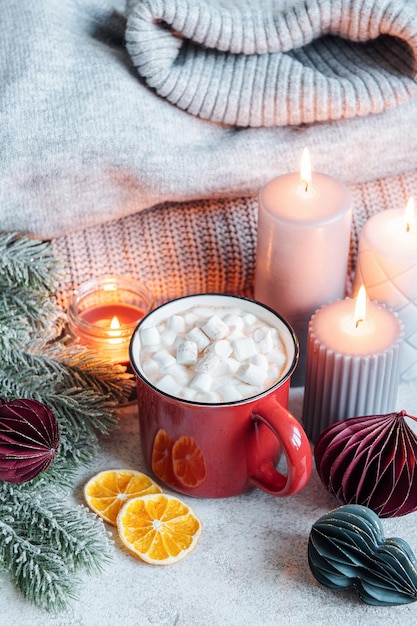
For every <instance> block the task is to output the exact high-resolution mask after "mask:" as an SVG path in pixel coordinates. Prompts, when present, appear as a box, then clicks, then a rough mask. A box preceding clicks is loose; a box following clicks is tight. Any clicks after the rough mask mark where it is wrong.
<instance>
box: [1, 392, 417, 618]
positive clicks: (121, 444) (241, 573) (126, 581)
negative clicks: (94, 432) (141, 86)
mask: <svg viewBox="0 0 417 626" xmlns="http://www.w3.org/2000/svg"><path fill="white" fill-rule="evenodd" d="M301 403H302V391H301V389H293V390H291V409H292V410H293V412H294V414H295V415H296V416H297V417H299V416H300V414H301ZM397 408H398V409H406V410H407V411H408V412H409V413H410V414H412V415H417V383H409V384H407V385H403V386H402V387H401V388H400V392H399V396H398V406H397ZM112 467H113V468H115V467H131V468H135V469H138V470H141V471H145V472H147V471H148V470H147V468H146V467H145V465H144V462H143V459H142V454H141V450H140V443H139V427H138V420H137V415H136V409H135V407H133V408H128V409H124V410H123V412H122V416H121V420H120V426H119V428H118V429H117V430H116V431H115V432H114V433H113V434H112V435H111V437H107V438H105V439H104V440H103V447H102V454H101V456H100V458H98V459H97V460H96V462H95V464H94V466H93V468H90V470H89V471H85V472H83V474H82V475H80V480H79V487H78V489H77V490H76V492H75V494H74V498H75V500H76V501H78V502H82V486H83V484H84V482H85V480H86V479H87V477H89V476H90V475H92V474H93V473H95V472H96V471H99V470H102V469H107V468H112ZM180 497H181V498H182V499H184V500H186V501H188V502H189V503H190V504H191V506H192V507H193V508H194V510H195V512H196V513H197V514H198V515H199V517H200V518H201V520H202V523H203V533H202V536H201V539H200V541H199V543H198V545H197V547H196V549H195V550H194V551H193V552H192V553H191V554H189V555H188V556H187V557H186V558H185V559H183V560H182V561H180V562H178V563H176V564H174V565H172V566H167V567H158V566H151V565H147V564H145V563H142V562H140V561H139V560H137V559H135V558H134V557H132V556H130V555H129V554H127V553H126V552H125V551H124V550H123V549H122V547H121V545H120V542H119V541H118V538H117V533H116V531H113V537H114V542H115V547H114V558H113V560H112V562H111V563H109V564H108V565H107V566H106V568H105V570H104V571H103V573H102V574H100V575H98V576H93V577H86V578H85V579H84V580H83V581H82V584H81V585H80V587H79V598H78V600H77V601H75V602H73V603H72V605H71V608H70V609H69V610H68V611H67V612H65V613H61V614H58V615H49V614H48V613H44V612H43V611H40V610H38V609H37V608H35V607H33V606H32V605H30V604H28V603H27V602H26V601H25V600H23V599H22V597H21V596H20V595H19V594H18V593H17V592H16V591H15V590H14V588H13V587H12V585H11V584H10V582H9V580H8V578H7V576H6V575H4V574H3V575H1V578H0V587H1V588H0V607H1V608H0V610H1V613H0V615H1V617H0V624H4V625H5V626H6V625H7V626H29V625H30V626H38V625H39V626H52V625H53V626H115V625H117V626H142V625H144V626H145V625H147V624H156V625H168V626H174V625H177V626H181V625H184V626H185V625H187V626H200V625H204V626H206V625H207V626H217V625H223V624H225V625H226V624H232V625H242V626H246V625H248V626H249V625H251V626H253V625H262V626H267V625H271V626H272V625H273V624H274V625H276V624H285V625H287V624H288V625H293V624H294V625H298V624H300V625H301V624H303V625H305V624H308V625H309V626H313V625H315V624H317V625H318V624H320V625H322V624H328V623H331V624H342V623H346V624H347V625H348V626H356V625H358V626H359V625H361V626H362V625H365V626H372V625H374V624H375V625H378V626H381V625H385V624H389V625H390V626H395V625H396V624H401V626H408V625H410V626H411V624H413V625H414V624H415V623H416V622H417V602H415V603H412V604H409V605H406V606H397V607H389V608H381V607H371V606H369V605H367V604H364V603H363V602H361V601H360V600H359V599H358V596H357V594H356V593H355V592H354V591H353V590H348V591H330V590H328V589H326V588H324V587H322V586H320V585H319V584H318V583H317V582H316V581H315V579H314V578H313V576H312V574H311V572H310V569H309V566H308V562H307V543H308V536H309V533H310V529H311V526H312V524H313V523H314V522H315V521H316V520H317V519H318V518H319V517H320V516H321V515H323V514H324V513H326V512H327V511H329V510H330V509H332V508H335V507H336V506H338V502H337V501H335V500H334V499H333V498H332V497H331V496H330V495H329V494H328V493H327V492H326V491H325V489H324V487H323V486H322V484H321V482H320V480H319V478H318V476H317V474H316V472H315V470H313V475H312V478H311V480H310V482H309V484H308V485H307V487H305V489H304V490H303V491H301V492H300V493H298V494H297V495H295V496H292V497H289V498H284V499H278V498H274V497H272V496H268V495H266V494H264V493H262V492H261V491H258V490H254V491H252V492H250V493H247V494H245V495H243V496H239V497H234V498H227V499H221V500H203V499H191V498H186V497H185V496H180ZM382 523H383V527H384V531H385V534H386V536H387V537H394V536H397V537H402V538H403V539H405V540H406V541H407V542H408V543H409V545H410V547H411V548H412V549H413V551H414V553H415V554H416V556H417V513H412V514H410V515H407V516H405V517H402V518H398V519H388V520H382ZM109 528H110V527H109Z"/></svg>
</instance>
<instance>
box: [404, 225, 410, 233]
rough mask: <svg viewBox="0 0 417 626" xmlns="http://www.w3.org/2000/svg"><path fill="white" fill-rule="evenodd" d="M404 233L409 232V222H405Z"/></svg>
mask: <svg viewBox="0 0 417 626" xmlns="http://www.w3.org/2000/svg"><path fill="white" fill-rule="evenodd" d="M405 232H406V233H409V232H410V223H409V222H407V223H406V225H405Z"/></svg>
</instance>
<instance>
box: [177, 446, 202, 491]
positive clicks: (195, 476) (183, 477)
mask: <svg viewBox="0 0 417 626" xmlns="http://www.w3.org/2000/svg"><path fill="white" fill-rule="evenodd" d="M172 467H173V470H174V474H175V477H176V478H177V480H178V482H179V483H180V484H181V485H182V486H183V487H188V488H189V489H195V488H196V487H199V486H200V485H201V484H202V483H203V482H204V481H205V480H206V476H207V468H206V461H205V459H204V454H203V452H202V450H201V448H200V447H199V446H198V445H197V443H196V442H195V440H194V439H193V438H192V437H187V436H185V435H183V436H182V437H180V438H179V439H177V441H176V442H175V443H174V445H173V446H172Z"/></svg>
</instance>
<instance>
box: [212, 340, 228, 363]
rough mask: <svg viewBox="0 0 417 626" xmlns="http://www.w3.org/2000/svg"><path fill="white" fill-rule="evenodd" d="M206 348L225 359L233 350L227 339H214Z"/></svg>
mask: <svg viewBox="0 0 417 626" xmlns="http://www.w3.org/2000/svg"><path fill="white" fill-rule="evenodd" d="M208 350H210V352H212V353H213V354H215V355H216V356H218V357H219V358H220V359H227V358H228V357H229V356H230V355H231V354H232V352H233V346H232V344H231V343H230V341H227V339H219V340H218V341H214V342H213V343H212V344H211V345H210V347H209V348H208Z"/></svg>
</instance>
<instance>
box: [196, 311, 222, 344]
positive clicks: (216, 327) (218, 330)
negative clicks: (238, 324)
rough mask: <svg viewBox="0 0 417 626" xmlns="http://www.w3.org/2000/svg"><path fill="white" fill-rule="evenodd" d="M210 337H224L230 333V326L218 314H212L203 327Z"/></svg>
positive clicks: (214, 338) (215, 338)
mask: <svg viewBox="0 0 417 626" xmlns="http://www.w3.org/2000/svg"><path fill="white" fill-rule="evenodd" d="M201 328H202V329H203V330H204V332H205V333H206V335H207V336H208V337H210V339H213V340H217V339H223V337H226V335H227V333H228V330H229V328H228V326H227V324H225V323H224V322H223V320H222V319H220V317H219V316H218V315H212V316H211V317H209V319H208V320H207V321H206V322H205V324H203V325H202V327H201Z"/></svg>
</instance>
